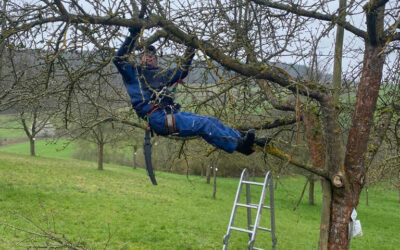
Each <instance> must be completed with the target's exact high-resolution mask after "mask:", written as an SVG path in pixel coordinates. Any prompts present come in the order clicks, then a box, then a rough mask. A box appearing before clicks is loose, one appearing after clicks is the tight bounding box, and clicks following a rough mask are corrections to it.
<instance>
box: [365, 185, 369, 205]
mask: <svg viewBox="0 0 400 250" xmlns="http://www.w3.org/2000/svg"><path fill="white" fill-rule="evenodd" d="M365 203H366V205H367V206H368V205H369V195H368V188H365Z"/></svg>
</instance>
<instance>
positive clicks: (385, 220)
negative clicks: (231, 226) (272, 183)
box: [0, 149, 400, 249]
mask: <svg viewBox="0 0 400 250" xmlns="http://www.w3.org/2000/svg"><path fill="white" fill-rule="evenodd" d="M0 150H1V149H0ZM157 178H158V182H159V185H158V186H152V185H151V183H150V181H149V180H148V177H147V176H146V173H145V171H144V170H143V169H136V170H133V169H131V168H128V167H123V166H116V165H109V164H106V166H105V170H104V171H98V170H97V169H96V164H95V163H92V162H85V161H78V160H73V159H68V158H54V157H41V156H39V157H30V156H26V155H23V154H20V153H10V152H0V211H1V213H0V249H26V248H27V247H28V246H32V247H35V246H36V247H37V246H43V245H45V244H46V242H47V243H48V244H52V245H57V244H59V243H57V242H54V241H51V240H49V238H48V237H49V235H51V236H52V237H54V238H56V239H62V240H61V242H62V244H64V243H65V242H67V240H68V242H70V243H72V244H75V245H78V244H79V245H81V246H83V247H85V248H87V249H104V248H107V249H221V247H222V237H223V236H224V234H225V232H226V229H227V224H228V221H229V216H230V212H231V209H232V203H233V199H234V196H235V192H236V188H237V182H238V180H237V179H236V178H218V180H217V196H216V199H212V185H209V184H206V181H205V178H201V177H198V176H189V177H188V178H187V177H186V176H182V175H175V174H169V173H163V172H157ZM304 182H305V180H304V177H300V176H288V177H285V178H281V179H279V181H278V185H277V189H276V190H275V205H276V229H277V238H278V245H277V248H278V249H316V248H317V244H318V228H319V219H320V218H319V216H320V205H321V203H320V201H319V199H316V205H315V206H310V205H308V204H307V199H306V197H304V200H303V201H302V203H301V204H300V206H299V207H298V208H297V210H295V211H294V210H293V207H294V205H295V203H296V202H297V200H298V197H299V195H300V192H301V189H302V187H303V185H304ZM253 191H254V192H253V193H252V194H253V197H252V198H253V199H257V198H258V197H257V195H258V192H257V191H258V190H253ZM316 197H320V189H319V185H317V190H316ZM396 198H397V194H396V192H395V191H394V190H389V189H388V187H387V186H385V184H384V183H382V184H381V185H380V186H377V187H375V188H373V189H372V190H370V198H369V199H370V200H369V202H370V205H369V206H366V205H365V201H364V196H362V197H361V200H360V205H359V207H358V211H357V212H358V217H357V219H360V220H361V223H362V226H363V232H364V235H363V236H362V237H360V238H355V239H353V240H352V245H351V249H398V246H399V245H400V239H399V237H398V235H399V231H400V226H399V225H400V215H399V204H398V203H397V199H396ZM237 219H238V220H237V226H243V227H244V225H245V219H246V215H245V210H244V209H242V210H239V213H238V214H237ZM268 224H269V220H268V213H267V211H266V210H265V211H264V213H263V217H262V225H263V226H268ZM44 235H47V237H43V236H44ZM246 243H247V235H246V234H244V233H239V232H235V233H233V234H232V236H231V240H230V249H246ZM256 246H258V247H263V248H265V249H268V248H270V246H271V243H270V235H269V234H268V233H264V232H261V233H259V235H258V238H257V240H256Z"/></svg>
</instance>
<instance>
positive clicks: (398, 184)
mask: <svg viewBox="0 0 400 250" xmlns="http://www.w3.org/2000/svg"><path fill="white" fill-rule="evenodd" d="M397 188H398V190H399V203H400V174H399V180H398V182H397Z"/></svg>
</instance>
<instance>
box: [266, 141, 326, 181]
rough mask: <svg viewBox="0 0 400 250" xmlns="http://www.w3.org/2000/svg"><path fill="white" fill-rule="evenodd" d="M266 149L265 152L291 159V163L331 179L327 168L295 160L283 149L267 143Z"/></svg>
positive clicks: (280, 157)
mask: <svg viewBox="0 0 400 250" xmlns="http://www.w3.org/2000/svg"><path fill="white" fill-rule="evenodd" d="M264 150H265V152H267V153H269V154H271V155H273V156H276V157H278V158H279V159H282V160H286V161H289V162H290V163H291V164H293V165H294V166H296V167H299V168H302V169H305V170H308V171H310V172H311V173H313V174H316V175H318V176H321V177H324V178H325V179H329V177H328V172H327V171H326V170H325V169H320V168H316V167H313V166H312V165H311V164H307V165H306V164H303V163H301V162H299V161H297V160H293V159H292V157H291V156H290V155H288V154H286V153H285V152H283V151H281V150H280V149H278V148H277V147H274V146H270V145H266V146H265V148H264Z"/></svg>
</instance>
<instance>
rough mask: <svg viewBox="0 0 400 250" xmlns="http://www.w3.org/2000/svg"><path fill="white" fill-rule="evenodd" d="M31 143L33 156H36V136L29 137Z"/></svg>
mask: <svg viewBox="0 0 400 250" xmlns="http://www.w3.org/2000/svg"><path fill="white" fill-rule="evenodd" d="M29 145H30V149H31V150H30V152H31V156H36V151H35V138H33V137H29Z"/></svg>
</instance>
